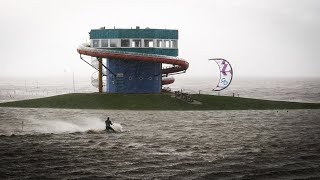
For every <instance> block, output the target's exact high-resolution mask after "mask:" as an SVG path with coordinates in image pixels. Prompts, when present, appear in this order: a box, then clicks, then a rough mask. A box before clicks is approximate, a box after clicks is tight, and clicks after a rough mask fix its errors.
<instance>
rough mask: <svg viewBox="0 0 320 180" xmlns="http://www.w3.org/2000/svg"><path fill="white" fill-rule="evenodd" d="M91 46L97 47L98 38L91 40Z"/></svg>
mask: <svg viewBox="0 0 320 180" xmlns="http://www.w3.org/2000/svg"><path fill="white" fill-rule="evenodd" d="M92 47H99V40H97V39H96V40H92Z"/></svg>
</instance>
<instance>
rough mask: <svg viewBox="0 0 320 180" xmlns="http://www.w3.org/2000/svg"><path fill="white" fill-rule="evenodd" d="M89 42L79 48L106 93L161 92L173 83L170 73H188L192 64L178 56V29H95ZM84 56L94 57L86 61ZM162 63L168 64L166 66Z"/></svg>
mask: <svg viewBox="0 0 320 180" xmlns="http://www.w3.org/2000/svg"><path fill="white" fill-rule="evenodd" d="M89 35H90V44H82V45H80V46H79V47H78V49H77V51H78V53H79V54H80V58H81V59H82V60H84V61H85V62H86V63H88V64H89V65H90V66H92V67H93V68H95V69H96V70H97V72H98V78H92V84H93V85H94V86H96V87H98V88H99V92H100V93H102V92H103V89H105V92H107V93H160V92H161V89H162V85H166V84H171V83H173V82H174V79H173V78H172V77H168V76H169V75H172V74H176V73H183V72H185V71H186V70H187V69H188V67H189V63H188V62H187V61H186V60H184V59H181V58H177V56H178V30H167V29H150V28H145V29H141V28H140V27H139V26H137V27H136V28H135V29H115V28H114V29H105V28H104V27H102V28H100V29H92V30H91V31H90V32H89ZM82 55H87V56H91V57H92V62H91V63H89V62H87V61H86V60H85V59H84V58H83V57H82ZM163 64H167V65H169V66H167V67H163Z"/></svg>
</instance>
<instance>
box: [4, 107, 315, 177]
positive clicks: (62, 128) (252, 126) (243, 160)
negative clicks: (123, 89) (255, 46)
mask: <svg viewBox="0 0 320 180" xmlns="http://www.w3.org/2000/svg"><path fill="white" fill-rule="evenodd" d="M107 116H109V117H111V120H112V121H113V122H114V123H119V124H121V125H122V127H123V130H124V131H123V132H121V133H107V132H105V131H104V130H103V128H104V120H105V118H106V117H107ZM22 122H23V130H22ZM0 159H1V161H0V179H29V178H30V179H81V178H83V179H99V178H101V179H309V178H314V179H319V178H320V167H319V166H320V111H319V110H289V111H287V110H281V111H277V110H272V111H253V110H252V111H106V110H64V109H20V108H1V109H0Z"/></svg>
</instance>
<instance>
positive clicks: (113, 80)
mask: <svg viewBox="0 0 320 180" xmlns="http://www.w3.org/2000/svg"><path fill="white" fill-rule="evenodd" d="M107 66H108V68H109V69H110V70H111V71H112V72H113V73H114V74H115V75H112V74H111V73H110V72H108V74H107V92H109V93H160V92H161V63H153V62H140V61H126V60H120V59H108V60H107Z"/></svg>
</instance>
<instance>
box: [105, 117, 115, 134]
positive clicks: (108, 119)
mask: <svg viewBox="0 0 320 180" xmlns="http://www.w3.org/2000/svg"><path fill="white" fill-rule="evenodd" d="M105 123H106V130H107V131H109V130H112V131H113V132H116V131H115V130H114V129H113V128H112V127H111V125H112V122H111V121H110V118H109V117H108V118H107V120H106V121H105Z"/></svg>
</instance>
